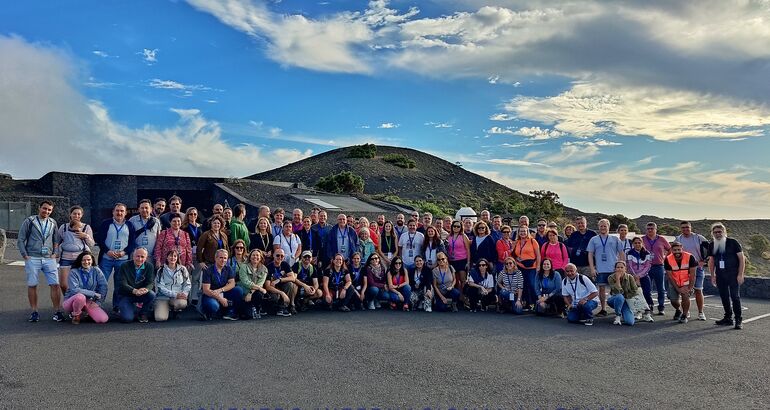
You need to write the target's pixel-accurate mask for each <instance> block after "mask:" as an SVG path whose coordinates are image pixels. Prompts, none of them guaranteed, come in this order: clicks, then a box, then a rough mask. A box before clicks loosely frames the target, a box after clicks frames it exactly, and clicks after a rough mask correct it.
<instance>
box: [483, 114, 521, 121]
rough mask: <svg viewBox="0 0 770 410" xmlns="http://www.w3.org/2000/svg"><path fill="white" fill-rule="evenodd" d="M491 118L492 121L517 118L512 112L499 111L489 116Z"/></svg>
mask: <svg viewBox="0 0 770 410" xmlns="http://www.w3.org/2000/svg"><path fill="white" fill-rule="evenodd" d="M489 119H490V120H491V121H513V120H515V119H516V117H514V116H513V115H511V114H505V113H497V114H492V115H491V116H489Z"/></svg>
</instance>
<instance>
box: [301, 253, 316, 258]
mask: <svg viewBox="0 0 770 410" xmlns="http://www.w3.org/2000/svg"><path fill="white" fill-rule="evenodd" d="M300 256H301V257H302V258H304V257H305V256H310V257H313V252H310V251H302V255H300Z"/></svg>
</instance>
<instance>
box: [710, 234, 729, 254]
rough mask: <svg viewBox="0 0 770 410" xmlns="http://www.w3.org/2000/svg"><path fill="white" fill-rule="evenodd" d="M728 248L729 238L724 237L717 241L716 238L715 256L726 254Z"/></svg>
mask: <svg viewBox="0 0 770 410" xmlns="http://www.w3.org/2000/svg"><path fill="white" fill-rule="evenodd" d="M726 246H727V237H726V236H723V237H722V239H716V238H714V250H713V252H714V254H715V255H716V254H723V253H725V247H726Z"/></svg>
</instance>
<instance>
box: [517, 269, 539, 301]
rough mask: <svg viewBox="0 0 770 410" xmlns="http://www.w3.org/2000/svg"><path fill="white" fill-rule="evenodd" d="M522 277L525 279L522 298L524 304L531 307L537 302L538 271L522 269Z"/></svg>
mask: <svg viewBox="0 0 770 410" xmlns="http://www.w3.org/2000/svg"><path fill="white" fill-rule="evenodd" d="M521 276H523V277H524V292H522V294H521V296H522V297H521V298H522V299H524V300H523V302H524V303H526V304H530V305H531V304H533V303H535V302H537V291H535V283H536V282H537V270H536V269H521Z"/></svg>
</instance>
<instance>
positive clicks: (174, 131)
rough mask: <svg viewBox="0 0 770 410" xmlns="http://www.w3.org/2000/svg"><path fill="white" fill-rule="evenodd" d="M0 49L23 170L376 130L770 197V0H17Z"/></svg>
mask: <svg viewBox="0 0 770 410" xmlns="http://www.w3.org/2000/svg"><path fill="white" fill-rule="evenodd" d="M0 56H2V58H0V95H1V96H2V98H0V124H2V125H0V141H1V142H2V151H0V172H7V173H11V174H12V175H14V176H15V177H17V178H37V177H39V176H41V175H42V174H44V173H46V172H48V171H50V170H60V171H72V172H100V173H108V172H121V173H140V174H179V175H205V176H245V175H249V174H252V173H254V172H258V171H262V170H267V169H271V168H274V167H277V166H281V165H284V164H286V163H289V162H292V161H296V160H298V159H301V158H304V157H307V156H310V155H313V154H317V153H320V152H323V151H326V150H329V149H333V148H335V147H339V146H345V145H350V144H359V143H364V142H377V143H380V144H387V145H397V146H405V147H411V148H415V149H419V150H423V151H426V152H429V153H433V154H436V155H438V156H440V157H442V158H444V159H447V160H450V161H452V162H455V161H459V162H461V163H462V164H463V166H464V167H465V168H466V169H469V170H472V171H475V172H478V173H480V174H483V175H485V176H487V177H490V178H492V179H494V180H496V181H499V182H501V183H503V184H506V185H508V186H510V187H511V188H514V189H517V190H520V191H525V192H526V191H529V190H535V189H548V190H552V191H555V192H557V193H558V194H559V195H560V196H561V197H562V199H563V202H564V203H565V204H567V205H570V206H573V207H577V208H579V209H582V210H585V211H600V212H606V213H623V214H625V215H627V216H630V217H636V216H639V215H641V214H655V215H660V216H672V217H682V218H704V217H708V218H730V219H735V218H767V217H768V214H770V164H768V161H767V159H766V158H767V153H768V152H770V142H769V141H768V133H769V132H770V1H768V0H753V1H743V0H734V1H723V0H713V1H710V0H702V1H678V2H670V1H658V0H645V1H626V2H606V1H596V2H594V1H557V0H549V1H532V0H499V1H482V0H423V1H416V0H405V1H402V0H392V1H387V0H379V1H370V2H368V3H367V2H365V1H361V0H356V1H354V0H337V1H333V0H332V1H310V0H282V1H280V0H272V1H268V0H217V1H214V0H187V1H162V0H158V1H149V0H145V1H132V2H113V1H106V2H105V1H78V2H59V1H53V0H51V1H35V0H27V1H18V2H8V3H7V4H4V5H3V7H2V8H0ZM418 166H419V165H418Z"/></svg>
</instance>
